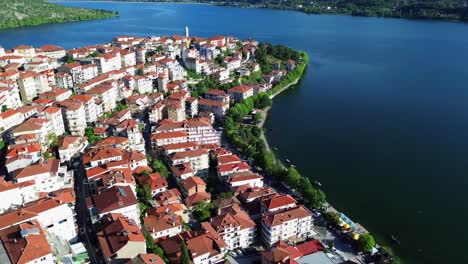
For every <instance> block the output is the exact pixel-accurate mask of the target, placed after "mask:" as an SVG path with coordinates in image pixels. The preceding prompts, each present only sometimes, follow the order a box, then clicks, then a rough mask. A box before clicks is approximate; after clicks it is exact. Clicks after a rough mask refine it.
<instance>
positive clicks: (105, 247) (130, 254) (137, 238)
mask: <svg viewBox="0 0 468 264" xmlns="http://www.w3.org/2000/svg"><path fill="white" fill-rule="evenodd" d="M95 229H96V235H97V238H98V242H99V246H100V248H101V251H102V254H103V256H104V258H105V261H106V263H125V262H126V261H128V259H133V258H135V257H137V256H138V255H140V254H145V253H146V241H145V237H144V236H143V233H142V232H141V230H140V228H139V227H138V225H137V224H136V223H135V222H134V221H133V220H132V219H129V218H127V217H125V216H124V215H122V214H119V213H112V214H107V215H105V216H103V218H102V219H101V220H100V221H99V222H98V223H96V224H95Z"/></svg>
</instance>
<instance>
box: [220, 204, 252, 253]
mask: <svg viewBox="0 0 468 264" xmlns="http://www.w3.org/2000/svg"><path fill="white" fill-rule="evenodd" d="M226 211H227V212H224V213H222V214H221V215H218V216H215V217H213V218H212V219H211V225H212V226H213V227H214V229H215V230H216V231H217V232H218V233H219V235H220V236H221V237H222V238H223V240H224V242H226V244H227V246H228V248H229V250H233V249H236V248H247V247H249V246H250V245H251V244H252V243H253V242H254V238H255V231H256V228H255V222H254V221H252V219H251V218H250V216H249V215H248V214H247V213H246V212H244V211H242V209H241V208H240V207H239V206H238V205H235V206H233V207H230V208H228V209H227V210H226Z"/></svg>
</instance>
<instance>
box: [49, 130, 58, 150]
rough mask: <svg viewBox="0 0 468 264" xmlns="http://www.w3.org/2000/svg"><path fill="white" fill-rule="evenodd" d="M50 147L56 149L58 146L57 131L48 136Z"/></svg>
mask: <svg viewBox="0 0 468 264" xmlns="http://www.w3.org/2000/svg"><path fill="white" fill-rule="evenodd" d="M47 137H48V139H49V142H50V147H51V148H53V149H55V148H57V147H58V137H57V135H56V134H55V133H50V134H49V135H48V136H47Z"/></svg>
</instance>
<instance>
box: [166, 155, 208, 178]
mask: <svg viewBox="0 0 468 264" xmlns="http://www.w3.org/2000/svg"><path fill="white" fill-rule="evenodd" d="M169 157H170V163H171V166H175V165H179V164H183V163H188V164H190V167H191V168H192V169H193V170H194V171H196V174H197V175H206V174H207V173H208V168H209V167H210V164H209V156H208V150H206V149H196V150H187V151H182V152H176V153H173V154H171V155H169Z"/></svg>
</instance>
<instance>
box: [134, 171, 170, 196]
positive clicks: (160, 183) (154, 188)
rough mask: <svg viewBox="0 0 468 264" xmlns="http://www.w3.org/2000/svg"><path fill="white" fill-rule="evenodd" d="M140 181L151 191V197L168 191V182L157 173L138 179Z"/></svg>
mask: <svg viewBox="0 0 468 264" xmlns="http://www.w3.org/2000/svg"><path fill="white" fill-rule="evenodd" d="M138 181H139V182H140V184H142V185H148V186H149V188H150V190H151V195H152V196H153V197H154V196H155V195H156V194H158V193H161V192H164V191H166V190H167V186H168V184H167V180H166V179H165V178H162V177H161V175H160V174H159V173H158V172H156V173H152V174H150V175H143V176H140V177H139V178H138Z"/></svg>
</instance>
